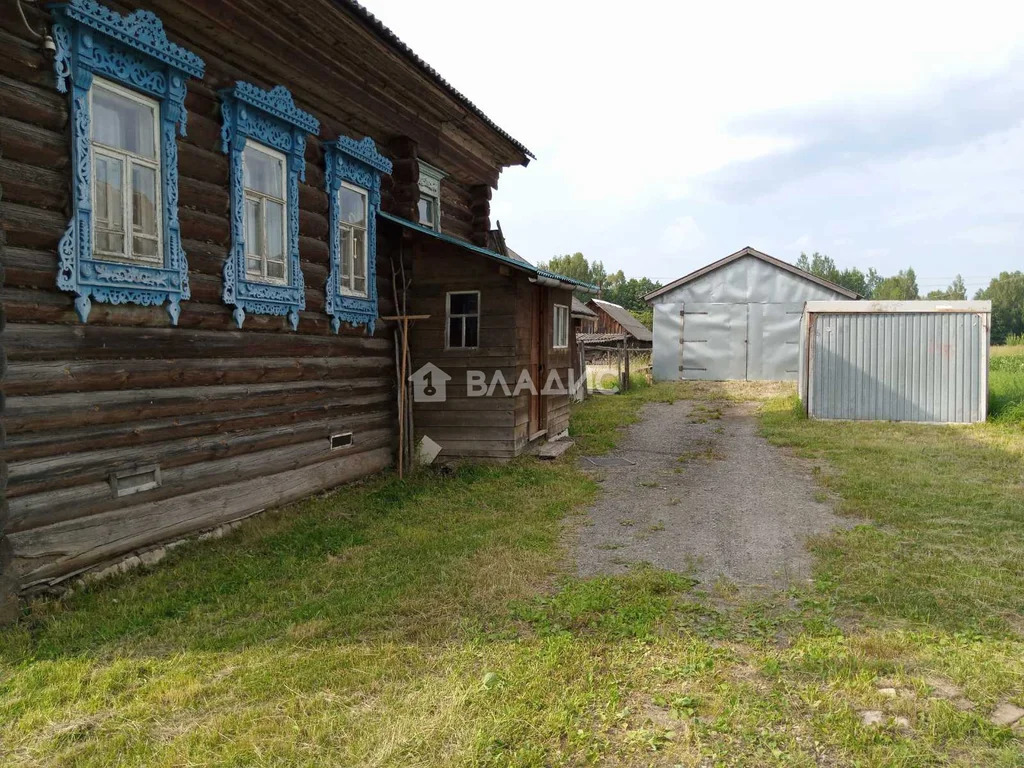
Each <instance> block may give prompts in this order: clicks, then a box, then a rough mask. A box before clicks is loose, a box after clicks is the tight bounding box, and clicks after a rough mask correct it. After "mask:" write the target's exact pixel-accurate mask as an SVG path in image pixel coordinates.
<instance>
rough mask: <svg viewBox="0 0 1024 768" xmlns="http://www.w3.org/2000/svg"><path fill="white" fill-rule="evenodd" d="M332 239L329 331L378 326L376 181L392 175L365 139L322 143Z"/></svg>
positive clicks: (381, 157) (343, 139) (341, 138)
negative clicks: (348, 326)
mask: <svg viewBox="0 0 1024 768" xmlns="http://www.w3.org/2000/svg"><path fill="white" fill-rule="evenodd" d="M323 146H324V161H325V163H326V166H327V167H326V171H327V172H326V174H325V175H324V179H325V181H326V182H327V194H328V199H329V200H330V225H331V234H330V239H329V240H328V246H329V252H330V257H331V271H330V273H329V274H328V276H327V302H326V309H327V314H329V315H330V316H331V328H333V329H334V332H335V333H338V332H340V330H341V324H342V323H343V322H344V323H349V324H350V325H362V326H365V328H366V330H367V332H369V333H373V328H374V325H375V324H376V322H377V214H378V213H379V212H380V177H381V174H382V173H391V161H390V160H388V159H387V158H386V157H384V156H383V155H381V154H380V153H379V152H378V151H377V145H376V144H374V143H373V139H371V138H369V137H365V138H363V139H362V140H361V141H356V140H355V139H351V138H349V137H348V136H341V137H339V138H338V139H335V140H334V141H325V142H324V145H323Z"/></svg>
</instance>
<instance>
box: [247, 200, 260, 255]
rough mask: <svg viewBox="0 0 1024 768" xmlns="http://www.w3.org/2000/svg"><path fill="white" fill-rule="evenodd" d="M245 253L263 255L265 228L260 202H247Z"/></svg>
mask: <svg viewBox="0 0 1024 768" xmlns="http://www.w3.org/2000/svg"><path fill="white" fill-rule="evenodd" d="M245 252H246V253H257V254H261V255H262V253H263V226H262V223H261V221H260V204H259V201H258V200H250V199H248V198H246V201H245Z"/></svg>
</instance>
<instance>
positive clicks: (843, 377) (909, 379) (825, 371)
mask: <svg viewBox="0 0 1024 768" xmlns="http://www.w3.org/2000/svg"><path fill="white" fill-rule="evenodd" d="M991 317H992V302H990V301H809V302H807V304H806V306H805V308H804V316H803V325H802V328H801V340H802V341H803V343H802V344H801V345H800V349H801V359H800V384H799V390H800V398H801V400H802V402H803V405H804V410H805V411H806V413H807V414H808V415H809V416H811V417H812V418H817V419H874V420H883V421H922V422H941V423H970V422H976V421H984V420H985V417H986V416H987V408H988V357H989V349H988V345H989V327H990V325H991Z"/></svg>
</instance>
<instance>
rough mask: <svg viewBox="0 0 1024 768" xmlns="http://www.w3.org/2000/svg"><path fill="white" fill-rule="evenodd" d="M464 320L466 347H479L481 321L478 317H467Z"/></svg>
mask: <svg viewBox="0 0 1024 768" xmlns="http://www.w3.org/2000/svg"><path fill="white" fill-rule="evenodd" d="M464 320H465V323H466V346H467V347H475V346H477V338H476V332H477V324H478V323H479V322H480V319H479V318H477V317H467V318H464Z"/></svg>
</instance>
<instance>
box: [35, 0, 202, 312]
mask: <svg viewBox="0 0 1024 768" xmlns="http://www.w3.org/2000/svg"><path fill="white" fill-rule="evenodd" d="M52 12H53V18H54V24H53V41H54V46H55V48H56V50H55V51H54V58H53V67H54V74H55V75H56V83H57V90H58V91H60V92H61V93H67V94H69V112H70V119H69V121H68V122H69V124H70V126H71V168H72V174H71V175H72V184H71V206H72V218H71V221H70V222H68V226H67V229H66V230H65V232H64V236H63V237H62V238H61V240H60V244H59V246H58V257H59V261H58V270H57V286H58V287H59V288H60V289H61V290H65V291H70V292H72V293H74V294H75V295H76V298H75V310H76V311H77V312H78V317H79V318H80V319H81V321H82V322H83V323H84V322H87V321H88V319H89V313H90V311H91V309H92V302H93V301H102V302H107V303H110V304H126V303H132V304H141V305H144V306H159V305H161V304H166V306H167V313H168V315H170V318H171V322H172V323H173V324H174V325H177V323H178V317H179V316H180V314H181V302H182V301H185V300H187V299H188V298H189V296H190V291H189V284H188V262H187V261H186V259H185V252H184V250H183V249H182V247H181V233H180V228H179V225H178V203H177V201H178V144H177V142H176V141H175V133H176V132H179V131H180V133H181V135H182V136H184V135H185V123H186V119H187V116H188V112H187V111H186V109H185V94H186V82H187V80H188V78H189V77H197V78H201V77H202V76H203V72H204V69H205V65H204V64H203V60H202V59H200V58H199V57H198V56H196V55H195V54H194V53H192V52H191V51H187V50H185V49H184V48H182V47H181V46H179V45H176V44H174V43H172V42H170V41H169V40H168V39H167V36H166V35H165V34H164V29H163V25H162V24H161V22H160V19H159V18H157V16H156V15H155V14H153V13H152V12H151V11H135V12H133V13H131V14H128V15H126V16H122V15H121V14H119V13H117V12H115V11H112V10H110V9H108V8H106V7H104V6H102V5H100V4H99V3H97V2H95V0H69V2H66V3H62V4H59V5H55V6H53V7H52ZM72 64H73V65H74V77H72Z"/></svg>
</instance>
